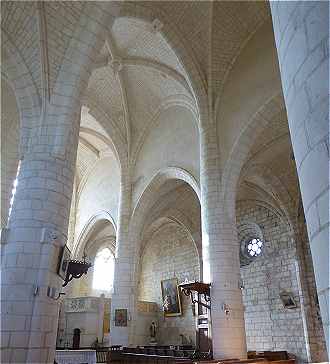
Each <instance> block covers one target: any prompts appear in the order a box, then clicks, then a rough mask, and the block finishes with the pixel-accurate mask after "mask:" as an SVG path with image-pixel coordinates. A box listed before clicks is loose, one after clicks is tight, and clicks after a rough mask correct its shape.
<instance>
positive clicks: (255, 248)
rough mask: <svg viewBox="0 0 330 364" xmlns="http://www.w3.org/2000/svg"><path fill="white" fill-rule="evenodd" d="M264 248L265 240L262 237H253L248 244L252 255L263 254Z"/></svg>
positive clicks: (248, 249)
mask: <svg viewBox="0 0 330 364" xmlns="http://www.w3.org/2000/svg"><path fill="white" fill-rule="evenodd" d="M262 248H263V242H262V241H261V240H260V239H258V238H257V239H252V240H250V241H249V243H248V245H247V251H248V254H249V255H250V256H251V257H257V256H258V255H260V254H261V251H262Z"/></svg>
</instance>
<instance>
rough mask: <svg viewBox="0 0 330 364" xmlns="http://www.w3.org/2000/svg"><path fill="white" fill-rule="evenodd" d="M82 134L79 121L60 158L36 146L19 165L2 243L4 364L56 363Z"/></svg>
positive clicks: (46, 148)
mask: <svg viewBox="0 0 330 364" xmlns="http://www.w3.org/2000/svg"><path fill="white" fill-rule="evenodd" d="M73 129H74V130H73ZM78 130H79V123H78V122H77V117H76V118H75V122H73V123H72V128H71V131H73V132H72V133H71V136H70V141H69V143H68V147H67V148H66V151H65V152H63V154H61V156H58V155H54V154H53V150H52V147H53V146H52V145H42V144H33V145H32V146H31V147H30V148H29V150H28V151H27V152H26V154H25V155H24V158H23V159H22V160H21V166H20V171H19V175H18V179H17V181H18V183H17V191H16V194H15V197H14V203H13V209H12V213H11V215H10V218H9V223H8V229H7V230H6V231H5V236H3V237H2V240H3V241H2V243H3V245H2V273H1V336H2V339H4V340H5V341H7V342H6V345H7V346H6V348H5V349H3V353H5V354H4V356H5V357H2V359H3V360H4V362H10V363H21V362H27V363H52V362H53V361H54V353H55V343H56V334H57V322H58V314H59V312H58V309H59V307H58V302H59V301H57V300H56V298H57V297H58V295H59V293H60V291H61V289H62V283H63V280H62V279H61V277H60V276H59V275H58V264H59V260H60V258H61V252H62V247H63V246H64V245H65V244H66V238H67V227H68V221H69V212H70V202H71V195H72V187H73V179H74V173H75V160H76V158H75V157H76V151H77V146H78ZM39 131H40V129H39ZM35 132H36V133H37V132H38V131H35ZM39 137H40V138H38V139H39V140H42V139H43V138H42V136H40V135H39ZM2 344H4V342H2Z"/></svg>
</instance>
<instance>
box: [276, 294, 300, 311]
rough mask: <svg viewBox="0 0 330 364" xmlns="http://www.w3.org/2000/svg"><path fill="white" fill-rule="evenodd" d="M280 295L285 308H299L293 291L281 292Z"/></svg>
mask: <svg viewBox="0 0 330 364" xmlns="http://www.w3.org/2000/svg"><path fill="white" fill-rule="evenodd" d="M280 297H281V301H282V304H283V307H284V308H297V304H296V302H295V300H294V298H293V295H292V294H291V293H288V292H281V293H280Z"/></svg>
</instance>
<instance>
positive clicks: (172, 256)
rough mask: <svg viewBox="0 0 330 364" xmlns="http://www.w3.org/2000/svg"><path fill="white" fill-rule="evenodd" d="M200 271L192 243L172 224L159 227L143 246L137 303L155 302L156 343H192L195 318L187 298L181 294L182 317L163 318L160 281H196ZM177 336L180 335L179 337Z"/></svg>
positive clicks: (180, 229)
mask: <svg viewBox="0 0 330 364" xmlns="http://www.w3.org/2000/svg"><path fill="white" fill-rule="evenodd" d="M199 275H200V268H199V263H198V255H197V251H196V248H195V246H194V242H193V241H192V239H191V238H190V236H189V235H188V234H187V232H186V231H185V230H184V229H183V227H181V226H179V225H178V224H176V223H169V224H166V225H165V226H163V227H161V228H160V229H159V230H158V231H157V232H156V233H155V234H154V235H153V236H152V238H151V239H150V241H149V242H148V243H147V245H146V247H145V249H144V252H143V256H142V259H141V273H140V284H139V300H143V301H152V302H156V303H157V304H158V307H159V312H158V323H157V324H158V328H159V329H158V337H157V341H158V344H162V345H172V344H175V345H177V344H181V342H182V340H184V341H185V343H189V342H191V343H195V340H196V338H195V319H194V317H193V315H192V311H191V305H190V303H189V299H190V298H189V299H188V298H187V297H185V296H182V295H181V304H182V313H183V314H182V316H178V317H166V318H164V314H163V312H162V293H161V285H160V284H161V281H162V280H164V279H169V278H173V277H176V278H178V281H179V283H180V282H183V281H184V280H185V279H188V280H195V279H196V280H198V279H199ZM180 335H184V337H181V336H180Z"/></svg>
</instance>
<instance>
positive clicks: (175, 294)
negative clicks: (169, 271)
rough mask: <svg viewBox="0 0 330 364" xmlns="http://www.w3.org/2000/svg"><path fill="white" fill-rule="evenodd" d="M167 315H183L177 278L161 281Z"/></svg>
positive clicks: (165, 313)
mask: <svg viewBox="0 0 330 364" xmlns="http://www.w3.org/2000/svg"><path fill="white" fill-rule="evenodd" d="M161 289H162V298H163V307H164V315H165V317H171V316H180V315H182V310H181V300H180V291H179V288H178V280H177V278H171V279H165V280H163V281H161Z"/></svg>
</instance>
